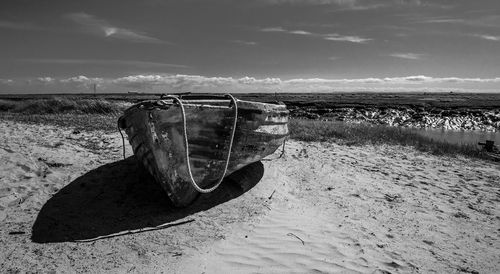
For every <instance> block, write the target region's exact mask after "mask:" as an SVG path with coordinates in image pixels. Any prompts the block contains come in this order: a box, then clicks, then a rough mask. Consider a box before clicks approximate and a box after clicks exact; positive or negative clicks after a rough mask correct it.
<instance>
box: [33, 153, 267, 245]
mask: <svg viewBox="0 0 500 274" xmlns="http://www.w3.org/2000/svg"><path fill="white" fill-rule="evenodd" d="M263 174H264V166H263V164H262V163H261V162H256V163H253V164H251V165H249V166H247V167H245V168H242V169H240V170H238V171H236V172H234V173H233V174H231V175H230V176H228V177H226V178H225V179H224V181H223V183H222V184H221V185H220V186H219V188H217V189H216V190H215V191H213V192H212V193H209V194H203V195H200V197H199V198H198V199H197V200H196V201H195V202H194V203H193V204H192V205H190V206H189V207H186V208H175V207H173V206H172V205H170V204H169V203H168V201H167V197H166V194H165V193H164V191H163V189H162V188H161V187H160V186H159V184H157V183H156V182H154V179H153V178H152V177H151V176H150V175H149V173H148V172H147V171H146V170H145V169H144V168H143V167H142V166H141V165H140V164H139V162H138V161H137V160H136V159H135V157H133V156H132V157H129V158H127V159H125V160H121V161H118V162H114V163H110V164H106V165H103V166H100V167H98V168H96V169H94V170H91V171H89V172H87V173H86V174H84V175H82V176H80V177H78V178H77V179H75V180H74V181H73V182H71V183H69V184H68V185H67V186H66V187H64V188H62V189H61V190H60V191H59V192H57V193H56V194H55V195H54V196H53V197H52V198H51V199H49V200H48V201H47V202H46V203H45V205H44V206H43V207H42V209H41V211H40V213H39V214H38V216H37V219H36V221H35V223H34V225H33V228H32V236H31V239H32V241H34V242H37V243H54V242H68V241H75V240H84V239H90V238H95V237H98V236H104V235H109V234H113V233H117V232H120V231H126V230H134V229H140V228H145V227H154V226H158V225H161V224H164V223H167V222H173V221H176V220H179V219H182V218H185V217H186V216H189V215H192V214H194V213H196V212H199V211H204V210H207V209H210V208H212V207H214V206H217V205H219V204H222V203H224V202H227V201H229V200H232V199H234V198H237V197H239V196H240V195H242V194H243V193H245V192H246V191H248V190H249V189H251V188H252V187H253V186H255V185H256V184H257V183H258V182H259V181H260V180H261V178H262V176H263Z"/></svg>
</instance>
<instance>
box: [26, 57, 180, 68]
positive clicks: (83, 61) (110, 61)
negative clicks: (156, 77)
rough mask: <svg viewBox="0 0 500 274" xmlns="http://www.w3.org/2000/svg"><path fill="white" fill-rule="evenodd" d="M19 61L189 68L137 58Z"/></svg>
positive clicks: (28, 60) (27, 60)
mask: <svg viewBox="0 0 500 274" xmlns="http://www.w3.org/2000/svg"><path fill="white" fill-rule="evenodd" d="M19 61H21V62H30V63H47V64H63V65H65V64H71V65H72V64H79V65H101V66H132V67H139V68H163V67H172V68H189V66H185V65H179V64H171V63H160V62H149V61H137V60H116V59H108V60H106V59H19Z"/></svg>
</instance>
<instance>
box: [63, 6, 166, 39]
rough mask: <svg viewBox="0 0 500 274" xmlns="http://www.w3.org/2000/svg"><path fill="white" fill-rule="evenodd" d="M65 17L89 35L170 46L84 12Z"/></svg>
mask: <svg viewBox="0 0 500 274" xmlns="http://www.w3.org/2000/svg"><path fill="white" fill-rule="evenodd" d="M65 17H66V18H68V19H70V20H71V21H73V22H75V23H77V24H79V25H80V26H82V27H83V28H84V29H85V30H86V31H88V32H89V33H93V34H95V35H99V36H102V37H110V38H115V39H121V40H126V41H130V42H137V43H155V44H170V43H169V42H166V41H162V40H160V39H158V38H155V37H152V36H149V35H147V34H145V33H142V32H138V31H132V30H129V29H125V28H120V27H117V26H114V25H112V24H110V23H108V22H107V21H106V20H103V19H98V18H96V17H95V16H93V15H90V14H87V13H84V12H79V13H69V14H66V15H65Z"/></svg>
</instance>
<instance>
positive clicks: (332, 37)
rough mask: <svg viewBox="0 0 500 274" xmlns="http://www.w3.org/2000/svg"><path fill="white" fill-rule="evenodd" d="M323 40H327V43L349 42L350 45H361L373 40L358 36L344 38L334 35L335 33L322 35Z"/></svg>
mask: <svg viewBox="0 0 500 274" xmlns="http://www.w3.org/2000/svg"><path fill="white" fill-rule="evenodd" d="M323 38H324V39H325V40H329V41H339V42H351V43H360V44H363V43H366V42H368V41H371V40H373V39H371V38H363V37H360V36H345V35H340V34H336V33H334V34H326V35H323Z"/></svg>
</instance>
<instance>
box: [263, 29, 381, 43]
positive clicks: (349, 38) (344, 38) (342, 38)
mask: <svg viewBox="0 0 500 274" xmlns="http://www.w3.org/2000/svg"><path fill="white" fill-rule="evenodd" d="M260 31H263V32H283V33H288V34H295V35H303V36H313V37H318V38H322V39H324V40H328V41H338V42H351V43H359V44H362V43H366V42H369V41H371V40H373V39H371V38H365V37H361V36H357V35H341V34H338V33H330V34H322V33H314V32H310V31H305V30H287V29H285V28H283V27H268V28H263V29H260Z"/></svg>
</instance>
